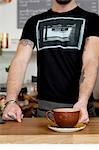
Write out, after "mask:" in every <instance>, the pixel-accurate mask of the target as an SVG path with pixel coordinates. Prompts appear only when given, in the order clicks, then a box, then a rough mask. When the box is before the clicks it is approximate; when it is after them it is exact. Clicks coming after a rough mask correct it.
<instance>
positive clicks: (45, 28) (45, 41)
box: [36, 17, 85, 50]
mask: <svg viewBox="0 0 99 150" xmlns="http://www.w3.org/2000/svg"><path fill="white" fill-rule="evenodd" d="M84 29H85V19H82V18H72V17H58V18H50V19H45V20H41V21H38V23H37V27H36V33H37V47H38V50H43V49H47V48H57V47H61V48H62V49H68V50H74V49H77V50H80V49H81V45H82V41H83V35H84Z"/></svg>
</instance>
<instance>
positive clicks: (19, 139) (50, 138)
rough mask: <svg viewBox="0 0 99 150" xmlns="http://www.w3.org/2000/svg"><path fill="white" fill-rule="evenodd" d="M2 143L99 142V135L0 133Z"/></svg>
mask: <svg viewBox="0 0 99 150" xmlns="http://www.w3.org/2000/svg"><path fill="white" fill-rule="evenodd" d="M0 144H99V135H93V134H90V135H89V134H88V135H87V134H86V135H83V136H82V135H9V136H8V135H0Z"/></svg>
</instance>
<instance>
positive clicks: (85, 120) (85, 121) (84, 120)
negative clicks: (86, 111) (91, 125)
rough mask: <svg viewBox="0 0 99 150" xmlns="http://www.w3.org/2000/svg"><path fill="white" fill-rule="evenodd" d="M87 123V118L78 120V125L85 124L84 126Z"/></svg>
mask: <svg viewBox="0 0 99 150" xmlns="http://www.w3.org/2000/svg"><path fill="white" fill-rule="evenodd" d="M88 122H89V118H80V119H79V120H78V123H85V124H87V123H88Z"/></svg>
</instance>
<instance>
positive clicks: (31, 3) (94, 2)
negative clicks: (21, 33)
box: [17, 0, 99, 29]
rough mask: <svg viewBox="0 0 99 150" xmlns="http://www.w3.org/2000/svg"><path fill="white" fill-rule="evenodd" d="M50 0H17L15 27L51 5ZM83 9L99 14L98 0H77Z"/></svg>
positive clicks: (18, 26) (21, 25) (19, 26)
mask: <svg viewBox="0 0 99 150" xmlns="http://www.w3.org/2000/svg"><path fill="white" fill-rule="evenodd" d="M51 1H52V0H17V28H20V29H21V28H23V26H24V24H25V22H26V21H27V19H28V18H30V17H31V16H33V15H36V14H39V13H42V12H44V11H46V10H48V9H49V8H50V7H51ZM77 2H78V5H80V7H82V8H83V9H85V10H87V11H90V12H95V13H97V14H99V4H98V3H99V0H77Z"/></svg>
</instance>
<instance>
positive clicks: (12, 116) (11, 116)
mask: <svg viewBox="0 0 99 150" xmlns="http://www.w3.org/2000/svg"><path fill="white" fill-rule="evenodd" d="M8 117H9V118H10V119H12V120H17V119H16V116H15V115H14V114H13V115H12V114H11V115H10V114H8Z"/></svg>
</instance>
